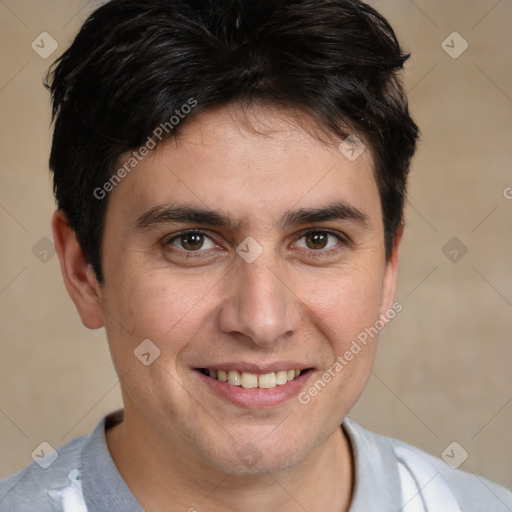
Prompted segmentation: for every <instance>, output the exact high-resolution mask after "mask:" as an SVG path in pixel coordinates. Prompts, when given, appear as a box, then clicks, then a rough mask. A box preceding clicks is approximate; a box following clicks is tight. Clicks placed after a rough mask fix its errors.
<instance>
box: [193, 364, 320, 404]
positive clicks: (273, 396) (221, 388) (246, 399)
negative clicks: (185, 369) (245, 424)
mask: <svg viewBox="0 0 512 512" xmlns="http://www.w3.org/2000/svg"><path fill="white" fill-rule="evenodd" d="M195 372H196V373H197V374H198V375H199V378H200V379H201V380H202V381H203V382H204V383H205V384H206V385H207V386H209V387H210V389H211V390H212V391H214V392H215V393H216V394H218V395H220V396H222V397H224V398H226V399H227V400H229V401H230V402H232V403H234V404H235V405H238V406H239V407H246V408H250V409H255V408H256V409H257V408H260V407H275V406H278V405H281V404H282V403H284V402H286V400H289V399H290V398H293V397H295V396H297V395H298V394H299V392H300V390H301V389H302V388H303V387H304V386H305V385H306V382H307V381H308V380H309V378H310V376H311V374H312V373H313V372H312V370H308V371H306V372H304V373H303V374H302V375H299V377H296V378H295V379H293V380H291V381H290V382H287V383H286V384H283V385H282V386H276V387H274V388H270V389H261V388H252V389H245V388H243V387H242V386H232V385H231V384H228V383H227V382H221V381H220V380H217V379H212V378H211V377H208V376H207V375H205V374H204V373H201V372H200V371H199V370H195Z"/></svg>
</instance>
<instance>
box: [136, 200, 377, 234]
mask: <svg viewBox="0 0 512 512" xmlns="http://www.w3.org/2000/svg"><path fill="white" fill-rule="evenodd" d="M333 220H344V221H351V222H355V223H357V224H359V225H361V226H362V227H364V228H366V229H368V228H369V227H370V219H369V217H368V215H367V214H366V213H364V212H363V211H361V210H360V209H358V208H356V207H354V206H352V205H350V204H348V203H346V202H344V201H336V202H334V203H330V204H328V205H326V206H325V207H318V208H299V209H297V210H293V211H289V212H286V213H285V214H284V215H283V217H282V218H281V219H280V221H279V225H280V226H281V227H288V226H296V225H301V224H313V223H318V222H327V221H333ZM173 222H177V223H193V224H202V225H208V226H212V227H220V228H226V229H230V230H232V231H240V230H243V229H244V228H246V227H247V225H248V222H247V220H235V219H234V218H233V217H232V216H231V215H229V214H225V213H222V212H219V211H215V210H208V209H206V208H202V207H197V206H192V205H187V204H173V205H170V206H162V205H157V206H154V207H152V208H150V209H149V210H148V211H147V212H145V213H143V214H142V215H141V216H140V217H139V218H138V219H137V220H136V222H135V227H136V229H138V230H146V229H153V228H157V227H158V226H160V225H164V224H169V223H173Z"/></svg>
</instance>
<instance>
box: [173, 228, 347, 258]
mask: <svg viewBox="0 0 512 512" xmlns="http://www.w3.org/2000/svg"><path fill="white" fill-rule="evenodd" d="M318 233H321V234H324V235H331V236H333V237H334V238H336V239H337V240H338V241H339V242H341V244H342V245H345V246H346V245H348V244H349V242H350V240H349V239H348V237H347V236H346V235H343V234H341V233H337V232H334V231H330V230H328V229H318V228H315V229H309V230H307V231H305V232H304V233H302V234H301V235H300V236H299V238H298V239H297V241H298V240H300V239H301V238H304V237H306V236H308V235H311V234H318ZM185 235H203V236H205V237H206V238H209V239H210V240H211V241H212V242H214V243H215V241H214V240H213V239H212V237H211V236H210V235H209V234H208V233H207V232H206V231H203V230H201V229H189V230H186V231H181V232H180V233H177V234H175V235H172V237H171V238H167V239H166V240H164V243H163V245H164V247H166V248H167V247H173V246H172V242H174V241H175V240H178V239H179V238H181V237H183V236H185ZM341 250H342V249H341V248H339V247H338V248H330V249H324V250H322V249H318V250H315V249H309V250H308V252H307V254H306V257H307V258H308V259H309V258H322V257H326V256H330V255H332V254H334V253H339V252H340V251H341ZM171 251H172V252H179V253H181V256H183V257H184V258H186V259H189V258H197V257H202V256H203V254H202V253H203V252H204V249H199V250H197V251H187V250H184V249H175V248H172V249H171Z"/></svg>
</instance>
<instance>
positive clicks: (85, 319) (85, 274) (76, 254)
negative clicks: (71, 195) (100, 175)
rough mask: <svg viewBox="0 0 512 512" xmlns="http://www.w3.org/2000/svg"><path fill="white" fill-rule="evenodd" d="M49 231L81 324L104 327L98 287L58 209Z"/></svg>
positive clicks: (96, 327)
mask: <svg viewBox="0 0 512 512" xmlns="http://www.w3.org/2000/svg"><path fill="white" fill-rule="evenodd" d="M52 230H53V240H54V243H55V249H56V251H57V254H58V256H59V261H60V268H61V271H62V277H63V279H64V285H65V286H66V290H67V291H68V293H69V296H70V297H71V299H72V300H73V302H74V303H75V306H76V309H77V310H78V314H79V315H80V318H81V320H82V323H83V324H84V325H85V326H86V327H88V328H89V329H99V328H100V327H103V326H104V320H103V313H102V309H101V305H100V294H101V288H100V285H99V283H98V280H97V279H96V276H95V275H94V271H93V270H92V266H91V264H90V263H89V262H88V261H87V260H86V258H85V254H84V251H83V250H82V247H81V246H80V244H79V243H78V240H77V239H76V235H75V232H74V231H73V229H71V227H70V225H69V223H68V221H67V218H66V216H65V214H64V212H63V211H62V210H57V211H56V212H55V213H54V214H53V217H52Z"/></svg>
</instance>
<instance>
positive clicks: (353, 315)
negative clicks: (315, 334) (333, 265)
mask: <svg viewBox="0 0 512 512" xmlns="http://www.w3.org/2000/svg"><path fill="white" fill-rule="evenodd" d="M370 268H371V267H370ZM374 268H375V269H378V268H379V267H378V265H376V266H375V267H374ZM381 288H382V275H381V273H380V272H379V271H378V270H376V271H371V270H368V267H367V268H366V271H365V272H358V271H347V272H346V273H339V274H337V275H336V276H331V278H330V279H325V280H319V281H318V282H317V285H316V286H309V287H307V288H306V289H304V292H303V296H304V297H308V302H307V304H308V307H309V309H310V310H311V311H312V312H313V314H314V315H315V316H316V317H317V318H318V319H319V320H320V322H319V324H320V326H322V327H323V328H324V329H325V332H324V335H325V336H326V337H327V338H328V339H329V340H330V342H331V345H332V348H333V350H334V352H335V353H336V354H340V353H343V352H345V350H347V347H349V346H350V344H351V342H352V340H354V339H356V338H357V336H358V335H359V334H360V333H361V332H363V331H364V330H365V329H366V328H369V327H371V326H373V325H374V324H375V322H376V321H377V320H378V318H379V314H380V303H381Z"/></svg>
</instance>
